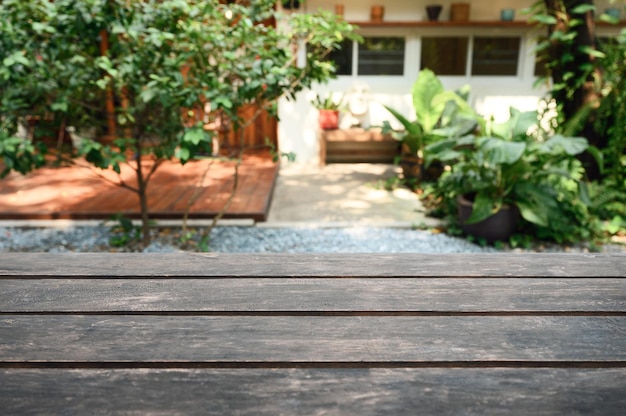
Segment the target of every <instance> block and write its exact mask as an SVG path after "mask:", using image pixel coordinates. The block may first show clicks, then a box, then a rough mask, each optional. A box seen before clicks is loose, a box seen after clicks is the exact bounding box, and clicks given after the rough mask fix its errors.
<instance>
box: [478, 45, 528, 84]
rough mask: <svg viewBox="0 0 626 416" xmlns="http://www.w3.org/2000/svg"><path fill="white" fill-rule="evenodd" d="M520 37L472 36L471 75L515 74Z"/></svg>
mask: <svg viewBox="0 0 626 416" xmlns="http://www.w3.org/2000/svg"><path fill="white" fill-rule="evenodd" d="M520 42H521V39H520V38H479V37H476V38H474V51H473V53H472V75H513V76H514V75H517V63H518V61H519V51H520Z"/></svg>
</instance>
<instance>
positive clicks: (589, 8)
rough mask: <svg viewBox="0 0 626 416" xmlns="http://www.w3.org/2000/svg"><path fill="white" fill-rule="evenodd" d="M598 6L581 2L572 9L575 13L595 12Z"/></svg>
mask: <svg viewBox="0 0 626 416" xmlns="http://www.w3.org/2000/svg"><path fill="white" fill-rule="evenodd" d="M595 11H596V6H594V5H593V4H579V5H578V6H576V7H574V8H572V9H571V10H570V12H571V13H573V14H585V13H587V12H595Z"/></svg>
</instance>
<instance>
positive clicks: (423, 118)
mask: <svg viewBox="0 0 626 416" xmlns="http://www.w3.org/2000/svg"><path fill="white" fill-rule="evenodd" d="M443 91H444V88H443V84H442V83H441V81H440V80H439V78H437V76H436V75H435V73H434V72H433V71H431V70H430V69H423V70H421V71H420V73H419V75H418V76H417V79H416V80H415V82H414V83H413V87H412V88H411V95H412V97H413V107H414V108H415V115H416V116H417V119H418V121H419V122H420V123H421V125H422V129H423V130H424V133H430V131H431V130H432V129H433V128H434V127H435V124H437V121H438V120H439V117H441V113H443V110H444V108H445V104H446V103H445V102H440V103H437V104H434V103H433V99H434V98H435V97H436V96H437V95H438V94H440V93H442V92H443Z"/></svg>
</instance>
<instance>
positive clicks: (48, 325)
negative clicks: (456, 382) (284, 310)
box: [0, 314, 626, 367]
mask: <svg viewBox="0 0 626 416" xmlns="http://www.w3.org/2000/svg"><path fill="white" fill-rule="evenodd" d="M0 339H1V340H2V343H1V344H0V361H2V362H23V361H40V360H43V361H72V362H73V361H87V362H101V361H113V362H116V361H123V362H127V361H130V362H135V361H137V362H152V361H159V362H161V361H174V362H176V361H191V362H205V363H206V362H209V363H211V362H212V363H216V362H217V363H221V362H239V363H245V362H273V363H294V362H296V363H298V362H304V363H308V362H316V363H320V362H321V363H333V362H339V363H344V362H352V363H364V362H365V363H367V362H382V363H401V364H402V363H420V364H426V365H431V364H432V363H437V362H438V363H442V362H443V363H446V362H449V361H452V362H457V361H460V362H481V363H482V362H500V361H504V362H506V361H514V362H518V361H521V362H553V361H554V362H563V363H568V362H587V361H593V362H596V361H599V362H618V363H621V364H620V365H622V366H625V367H626V317H550V316H536V317H527V316H514V317H501V316H477V317H455V316H434V317H403V316H400V317H398V316H390V317H379V316H370V317H326V316H298V317H292V316H278V317H271V318H268V317H251V316H219V317H213V316H174V317H173V316H143V315H141V316H115V315H107V314H102V315H96V316H83V315H69V316H68V315H64V316H58V315H48V316H23V315H0Z"/></svg>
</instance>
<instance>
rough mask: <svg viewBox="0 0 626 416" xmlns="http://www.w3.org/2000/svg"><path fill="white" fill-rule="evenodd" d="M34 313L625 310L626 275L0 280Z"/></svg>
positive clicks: (11, 302)
mask: <svg viewBox="0 0 626 416" xmlns="http://www.w3.org/2000/svg"><path fill="white" fill-rule="evenodd" d="M35 311H41V312H50V311H56V312H63V311H66V312H81V311H86V312H99V311H118V312H131V311H135V312H159V311H160V312H168V311H190V312H202V311H205V312H211V311H212V312H233V311H250V312H255V311H257V312H260V311H273V312H280V311H286V312H341V311H346V312H355V311H356V312H363V313H368V312H369V313H371V312H393V311H396V312H434V313H441V312H484V313H498V312H511V313H521V314H523V313H532V312H563V313H565V312H569V313H574V312H576V313H602V312H623V313H624V314H626V279H620V278H612V279H604V278H589V279H585V278H579V279H565V278H547V279H532V278H502V279H480V278H467V279H461V278H454V279H451V278H441V279H432V278H428V279H426V278H419V279H418V278H416V279H406V278H369V279H359V278H352V279H306V278H302V279H288V278H285V279H255V278H234V279H208V280H206V279H183V278H179V279H158V280H152V279H66V280H61V279H54V280H50V279H20V278H15V279H3V280H0V313H10V312H35Z"/></svg>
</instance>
